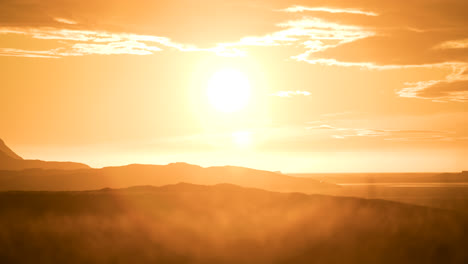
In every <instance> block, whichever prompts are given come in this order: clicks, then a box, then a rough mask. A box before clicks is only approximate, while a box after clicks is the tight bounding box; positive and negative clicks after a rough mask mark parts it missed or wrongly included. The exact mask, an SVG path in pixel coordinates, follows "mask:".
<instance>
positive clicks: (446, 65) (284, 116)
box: [0, 0, 468, 172]
mask: <svg viewBox="0 0 468 264" xmlns="http://www.w3.org/2000/svg"><path fill="white" fill-rule="evenodd" d="M0 10H2V11H1V12H2V16H0V67H1V71H0V80H1V88H0V89H1V91H0V124H1V126H0V138H2V139H3V140H4V141H5V142H6V143H7V144H8V145H9V146H10V147H11V148H12V149H13V150H15V151H16V152H17V153H18V154H19V155H21V156H22V157H24V158H34V159H36V158H37V159H44V160H59V161H61V160H73V161H78V162H84V163H87V164H89V165H91V166H95V167H102V166H108V165H122V164H128V163H152V164H165V163H169V162H176V161H185V162H190V163H195V164H200V165H203V166H210V165H225V164H230V165H240V166H247V167H253V168H259V169H267V170H281V171H286V172H363V171H364V172H381V171H382V172H399V171H420V172H424V171H460V170H463V169H465V170H466V169H468V167H467V165H468V162H467V161H468V125H467V124H468V108H467V103H468V19H466V18H467V17H468V2H467V1H464V0H456V1H455V0H444V1H442V0H424V1H422V0H415V1H400V0H396V1H367V0H357V1H344V0H339V1H333V0H332V1H255V0H249V1H244V0H238V1H214V0H211V1H207V0H202V1H200V0H199V1H189V0H184V1H179V0H174V1H149V0H134V1H120V0H116V1H87V0H81V1H78V0H68V1H51V0H45V1H40V0H24V1H23V0H6V1H5V0H4V1H1V2H0ZM226 68H227V69H234V70H236V71H238V72H241V73H242V74H243V75H245V76H246V79H247V80H248V82H249V85H250V89H251V97H250V99H249V101H248V103H247V105H246V106H245V107H243V108H242V109H241V110H239V111H236V112H232V113H225V112H222V111H219V110H217V109H215V108H214V107H213V105H212V104H210V102H209V96H207V92H206V91H207V87H208V86H209V82H210V78H212V76H213V75H214V74H216V72H218V71H220V70H223V69H226Z"/></svg>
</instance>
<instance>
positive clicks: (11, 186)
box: [0, 163, 340, 193]
mask: <svg viewBox="0 0 468 264" xmlns="http://www.w3.org/2000/svg"><path fill="white" fill-rule="evenodd" d="M179 182H188V183H193V184H204V185H214V184H220V183H229V184H236V185H241V186H244V187H253V188H260V189H265V190H270V191H282V192H305V193H313V192H316V191H318V190H324V189H330V188H340V187H339V186H338V185H335V184H329V183H325V182H320V181H316V180H314V179H310V178H299V177H292V176H287V175H284V174H279V173H275V172H269V171H262V170H255V169H249V168H243V167H234V166H222V167H208V168H203V167H200V166H197V165H191V164H187V163H171V164H168V165H140V164H132V165H126V166H120V167H105V168H101V169H81V170H37V169H30V170H23V171H0V190H3V191H5V190H25V191H34V190H37V191H39V190H42V191H44V190H48V191H61V190H62V191H63V190H76V191H79V190H92V189H102V188H125V187H130V186H135V185H154V186H162V185H168V184H176V183H179Z"/></svg>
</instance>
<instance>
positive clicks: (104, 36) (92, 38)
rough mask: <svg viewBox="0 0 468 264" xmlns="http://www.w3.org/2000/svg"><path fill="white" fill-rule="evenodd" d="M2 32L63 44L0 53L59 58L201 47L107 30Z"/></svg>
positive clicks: (162, 38) (3, 31)
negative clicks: (52, 47)
mask: <svg viewBox="0 0 468 264" xmlns="http://www.w3.org/2000/svg"><path fill="white" fill-rule="evenodd" d="M0 34H18V35H25V36H29V37H31V38H34V39H44V40H59V41H61V44H62V47H59V48H54V49H50V50H44V51H27V50H20V49H2V54H1V55H3V56H23V57H44V58H51V57H53V58H56V57H64V56H81V55H90V54H101V55H111V54H132V55H150V54H153V53H154V52H157V51H161V50H162V48H163V47H164V48H172V49H177V50H180V51H193V50H201V49H198V48H196V47H194V46H190V45H183V44H179V43H174V42H172V41H171V40H170V39H169V38H165V37H159V36H151V35H137V34H128V33H111V32H105V31H91V30H72V29H57V28H0ZM219 52H222V50H219Z"/></svg>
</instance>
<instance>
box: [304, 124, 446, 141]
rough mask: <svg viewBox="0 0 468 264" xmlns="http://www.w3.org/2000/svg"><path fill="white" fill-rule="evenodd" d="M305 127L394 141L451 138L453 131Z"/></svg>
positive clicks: (334, 134)
mask: <svg viewBox="0 0 468 264" xmlns="http://www.w3.org/2000/svg"><path fill="white" fill-rule="evenodd" d="M306 129H308V130H325V131H329V132H328V133H329V134H330V137H332V138H335V139H345V138H349V137H380V138H383V139H384V140H395V141H424V140H453V137H452V134H453V133H450V132H447V131H435V130H415V129H413V130H412V129H407V130H404V129H402V130H392V129H375V128H345V127H334V126H331V125H319V126H310V127H306Z"/></svg>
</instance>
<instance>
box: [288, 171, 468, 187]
mask: <svg viewBox="0 0 468 264" xmlns="http://www.w3.org/2000/svg"><path fill="white" fill-rule="evenodd" d="M288 175H290V176H294V177H303V178H311V179H315V180H321V181H326V182H330V183H336V184H346V183H433V182H439V183H442V182H445V183H456V182H468V171H462V172H460V173H435V172H433V173H292V174H288Z"/></svg>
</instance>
